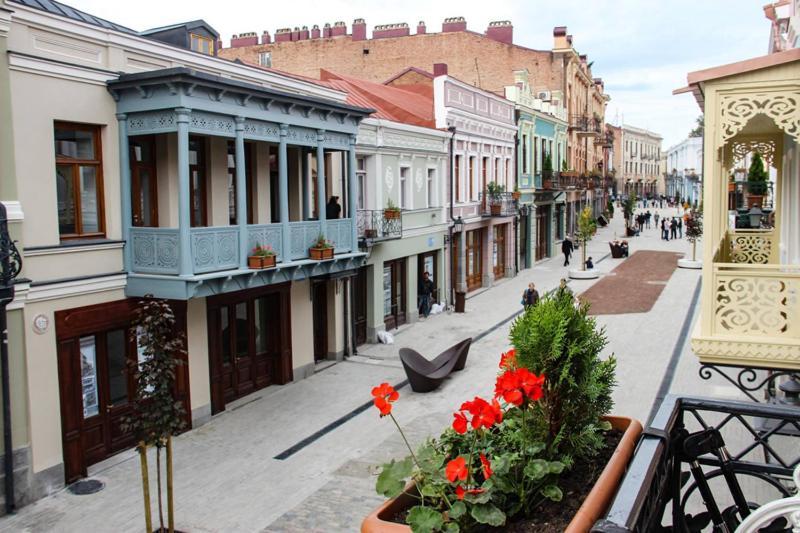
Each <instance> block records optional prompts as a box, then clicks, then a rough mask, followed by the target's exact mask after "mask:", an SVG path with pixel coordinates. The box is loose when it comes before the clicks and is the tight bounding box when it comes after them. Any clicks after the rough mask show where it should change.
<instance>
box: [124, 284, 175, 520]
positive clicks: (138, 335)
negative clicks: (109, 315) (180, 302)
mask: <svg viewBox="0 0 800 533" xmlns="http://www.w3.org/2000/svg"><path fill="white" fill-rule="evenodd" d="M134 326H135V329H134V330H133V334H132V337H133V339H132V340H133V341H134V342H136V343H137V344H138V347H139V350H140V358H139V360H138V361H136V362H131V368H132V370H133V374H134V382H135V398H134V400H133V403H132V407H133V411H132V414H131V415H130V416H127V417H125V418H124V419H123V421H122V426H123V430H124V431H130V432H133V433H134V435H136V438H137V439H138V441H139V444H138V446H137V449H138V451H139V458H140V460H141V463H142V486H143V492H144V500H145V522H146V524H147V531H148V532H150V531H153V528H152V516H151V512H150V481H149V476H148V468H147V448H148V447H155V448H156V475H157V481H156V485H157V491H158V519H159V525H160V528H159V531H169V532H170V533H172V532H173V531H174V529H175V525H174V523H175V520H174V506H173V495H172V436H173V435H176V434H177V433H178V432H180V431H181V430H182V429H183V428H184V426H185V425H186V422H185V418H184V417H185V415H186V410H185V409H184V407H183V404H182V403H181V402H180V401H176V400H175V398H174V396H173V393H174V390H175V368H176V367H177V366H178V365H179V364H182V363H183V361H182V358H183V357H184V355H185V354H186V351H185V349H184V338H183V335H182V334H180V333H176V330H175V314H174V313H173V312H172V308H171V307H170V305H169V304H168V303H167V301H166V300H158V299H151V298H150V297H146V299H145V300H143V301H142V303H141V306H140V307H139V309H138V310H137V314H136V320H135V321H134ZM164 451H166V478H167V480H166V481H167V518H168V529H167V528H165V527H164V511H163V505H162V502H163V494H162V493H163V491H162V487H161V455H162V452H164Z"/></svg>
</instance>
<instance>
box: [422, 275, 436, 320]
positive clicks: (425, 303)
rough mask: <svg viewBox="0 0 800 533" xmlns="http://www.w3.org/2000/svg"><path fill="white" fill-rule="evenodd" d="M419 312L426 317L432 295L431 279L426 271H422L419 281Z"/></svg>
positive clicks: (429, 310)
mask: <svg viewBox="0 0 800 533" xmlns="http://www.w3.org/2000/svg"><path fill="white" fill-rule="evenodd" d="M418 293H419V314H420V315H422V316H424V317H425V318H428V315H429V314H430V312H431V296H432V295H433V280H432V279H431V275H430V273H428V272H423V273H422V279H421V280H420V282H419V291H418Z"/></svg>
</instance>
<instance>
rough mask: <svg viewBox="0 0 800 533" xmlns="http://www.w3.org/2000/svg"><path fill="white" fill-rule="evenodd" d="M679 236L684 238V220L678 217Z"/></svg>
mask: <svg viewBox="0 0 800 533" xmlns="http://www.w3.org/2000/svg"><path fill="white" fill-rule="evenodd" d="M678 238H679V239H683V220H682V219H680V218H679V219H678Z"/></svg>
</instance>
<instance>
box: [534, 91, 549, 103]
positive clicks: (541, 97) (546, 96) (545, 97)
mask: <svg viewBox="0 0 800 533" xmlns="http://www.w3.org/2000/svg"><path fill="white" fill-rule="evenodd" d="M536 97H537V98H538V99H539V100H542V101H544V102H549V101H550V91H539V94H537V95H536Z"/></svg>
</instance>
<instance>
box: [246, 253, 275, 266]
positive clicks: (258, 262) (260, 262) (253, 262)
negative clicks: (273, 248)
mask: <svg viewBox="0 0 800 533" xmlns="http://www.w3.org/2000/svg"><path fill="white" fill-rule="evenodd" d="M247 266H248V267H250V268H254V269H259V270H260V269H264V268H272V267H274V266H275V256H274V255H250V256H247Z"/></svg>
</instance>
